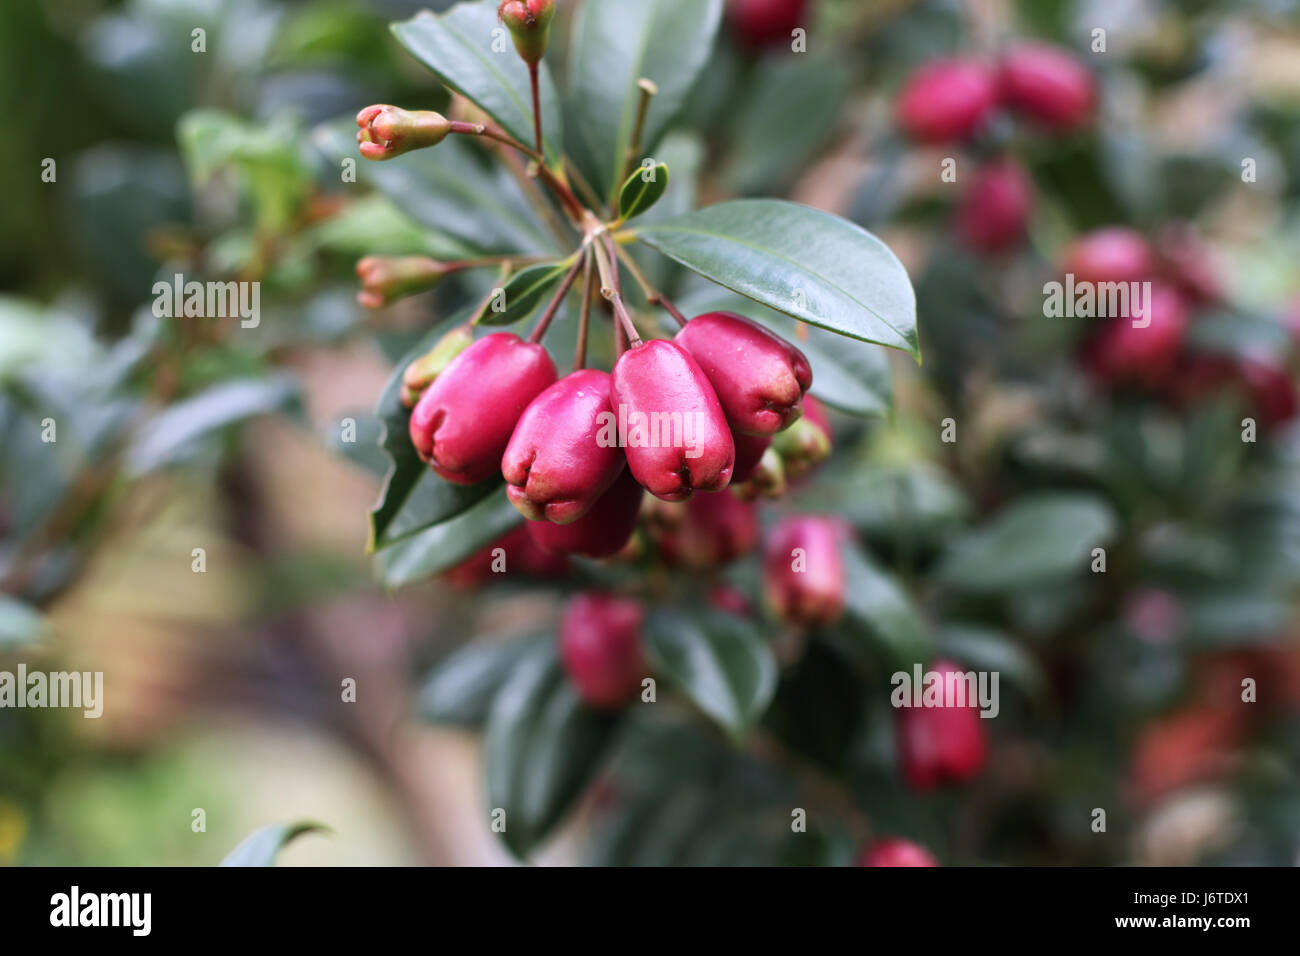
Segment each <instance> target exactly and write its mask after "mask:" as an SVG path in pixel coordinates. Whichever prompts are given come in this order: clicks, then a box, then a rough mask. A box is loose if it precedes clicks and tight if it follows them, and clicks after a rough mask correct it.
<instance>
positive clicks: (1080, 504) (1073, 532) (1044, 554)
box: [936, 492, 1119, 592]
mask: <svg viewBox="0 0 1300 956" xmlns="http://www.w3.org/2000/svg"><path fill="white" fill-rule="evenodd" d="M1118 528H1119V521H1118V518H1117V517H1116V515H1115V512H1114V510H1113V509H1112V508H1111V506H1110V505H1109V504H1108V503H1107V502H1106V501H1105V500H1104V499H1102V498H1098V497H1096V496H1094V495H1088V494H1077V493H1069V492H1045V493H1041V494H1037V495H1031V496H1027V497H1025V498H1022V499H1020V500H1019V501H1017V502H1015V503H1014V504H1011V505H1009V506H1008V507H1007V508H1006V509H1005V510H1003V511H1002V512H1001V513H999V514H998V515H997V516H995V517H994V518H993V519H992V520H991V521H990V522H988V523H987V524H985V525H984V526H983V527H980V528H977V529H975V530H974V531H971V532H968V533H967V534H965V535H963V536H961V537H959V538H957V539H956V540H955V541H954V542H953V543H952V544H951V545H950V546H949V548H948V550H947V553H946V554H945V555H944V557H943V558H942V560H941V561H940V564H939V567H938V569H937V570H936V575H937V577H938V579H939V580H940V581H942V582H943V583H945V584H947V585H949V586H951V587H954V588H958V589H960V590H963V591H972V592H999V591H1013V590H1020V589H1024V588H1028V587H1033V586H1034V585H1037V584H1042V583H1044V582H1049V581H1054V580H1059V579H1062V578H1068V577H1077V576H1079V575H1083V574H1087V573H1089V567H1090V563H1091V561H1092V550H1093V548H1096V547H1099V546H1101V545H1104V544H1105V543H1106V542H1108V541H1109V540H1111V539H1112V538H1113V537H1114V536H1115V534H1116V532H1117V531H1118Z"/></svg>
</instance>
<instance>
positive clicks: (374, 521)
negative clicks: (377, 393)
mask: <svg viewBox="0 0 1300 956" xmlns="http://www.w3.org/2000/svg"><path fill="white" fill-rule="evenodd" d="M469 316H470V312H468V311H466V312H464V313H462V314H460V315H459V316H456V317H455V318H452V319H449V320H448V321H447V322H445V323H443V324H442V325H440V326H438V327H437V328H435V329H433V330H432V331H430V332H429V334H428V335H426V336H425V337H424V338H423V339H422V340H421V341H420V343H419V344H418V345H416V346H415V347H414V348H413V349H411V351H410V352H408V353H407V354H406V355H405V356H404V357H403V358H402V360H401V361H400V362H398V363H397V368H396V369H395V370H394V371H393V374H392V376H391V377H390V378H389V380H388V385H387V386H386V387H385V389H384V393H383V395H382V396H381V397H380V399H379V408H378V409H377V412H376V413H377V414H378V416H379V419H380V421H381V422H382V423H383V428H384V431H383V437H382V438H381V439H380V447H381V448H383V450H384V453H385V454H386V455H387V456H388V459H389V461H391V462H392V464H391V466H390V467H389V470H388V474H387V475H386V476H385V478H384V486H383V488H382V489H381V491H380V493H379V500H378V501H377V502H376V503H375V506H374V508H373V509H371V512H370V543H369V550H370V551H372V552H374V551H381V550H383V549H384V548H388V547H392V546H393V545H395V544H397V543H398V542H400V541H403V540H405V539H407V538H410V537H412V536H414V535H416V534H418V533H419V532H421V531H424V530H425V529H427V528H429V527H432V526H433V525H437V524H440V523H442V522H444V521H449V520H451V519H452V518H455V517H457V516H458V515H461V514H464V513H465V511H467V510H468V509H469V508H471V507H473V506H474V505H476V504H478V503H479V502H481V501H482V500H483V499H484V498H486V497H487V496H488V495H490V494H491V493H492V492H493V491H495V490H496V489H497V488H499V487H500V484H501V483H500V482H499V481H497V480H488V481H484V482H482V483H481V484H477V485H470V486H465V485H454V484H452V483H451V482H449V481H444V480H443V479H442V478H440V477H438V475H436V474H434V472H433V470H432V469H431V468H430V467H429V466H428V465H426V464H425V463H424V462H422V461H421V460H420V456H419V455H417V454H416V453H415V446H414V445H412V444H411V437H410V431H409V421H410V415H411V413H410V411H409V410H408V409H406V408H405V407H404V406H403V405H402V399H401V394H402V375H403V373H404V372H405V371H406V366H408V365H409V364H411V362H413V361H415V359H417V358H419V357H420V356H421V355H423V354H424V353H425V352H427V351H429V349H431V348H433V346H434V344H435V343H436V342H437V341H438V340H439V339H440V338H442V336H443V335H445V334H446V333H447V331H448V330H449V329H451V328H453V327H455V326H457V325H462V324H464V323H465V322H466V321H467V320H468V318H469Z"/></svg>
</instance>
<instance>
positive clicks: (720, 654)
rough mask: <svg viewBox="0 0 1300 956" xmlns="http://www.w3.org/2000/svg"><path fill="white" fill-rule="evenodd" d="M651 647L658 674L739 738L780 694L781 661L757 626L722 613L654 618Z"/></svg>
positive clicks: (670, 613) (648, 640) (697, 612)
mask: <svg viewBox="0 0 1300 956" xmlns="http://www.w3.org/2000/svg"><path fill="white" fill-rule="evenodd" d="M645 638H646V645H647V647H648V649H649V653H650V658H651V660H652V662H653V663H654V667H655V672H656V673H658V674H661V675H663V677H664V679H665V680H667V681H669V682H670V683H671V684H672V685H673V686H675V687H677V688H679V689H680V690H681V691H682V692H683V693H684V694H685V695H686V696H687V697H689V698H690V699H691V700H692V701H693V702H694V703H695V705H696V706H697V707H699V708H700V710H702V711H703V712H704V713H706V714H708V715H709V716H710V717H711V718H713V719H714V720H716V721H717V722H718V723H719V724H721V725H722V726H723V727H725V728H727V730H728V731H730V732H731V733H732V734H733V735H734V736H736V737H741V736H743V735H744V734H745V733H746V732H747V731H748V730H749V729H750V728H751V727H752V726H753V725H754V723H755V722H756V721H757V720H758V719H759V718H760V717H762V715H763V711H764V710H766V709H767V705H768V704H769V703H771V700H772V694H773V693H774V692H775V690H776V678H777V671H776V658H775V657H774V656H773V654H772V649H771V647H769V646H768V644H767V642H766V641H765V640H764V639H763V636H762V634H760V633H759V632H758V630H757V629H756V628H755V627H754V625H753V624H752V623H750V622H749V621H747V620H745V619H744V618H740V617H736V616H734V615H731V614H726V613H723V612H722V611H718V610H714V609H707V610H692V612H691V613H689V614H688V613H686V612H684V611H677V610H670V611H659V612H656V613H654V614H652V615H650V618H649V620H648V621H647V622H646V628H645Z"/></svg>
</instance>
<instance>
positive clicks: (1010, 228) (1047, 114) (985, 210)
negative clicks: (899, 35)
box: [895, 43, 1096, 254]
mask: <svg viewBox="0 0 1300 956" xmlns="http://www.w3.org/2000/svg"><path fill="white" fill-rule="evenodd" d="M1095 101H1096V82H1095V80H1094V78H1093V76H1092V74H1091V73H1090V72H1089V71H1088V70H1087V68H1086V67H1084V66H1083V64H1082V63H1080V62H1079V61H1078V59H1076V58H1075V57H1074V56H1073V55H1072V54H1071V53H1070V52H1069V51H1067V50H1064V49H1061V48H1059V47H1055V46H1049V45H1046V44H1038V43H1032V44H1021V45H1018V46H1014V47H1011V48H1010V49H1008V50H1006V51H1004V52H1003V54H1002V55H1001V57H1000V58H999V60H998V62H997V63H996V64H989V63H986V62H984V61H982V60H977V59H970V58H953V59H945V60H936V61H933V62H931V63H927V64H926V65H925V66H923V67H922V68H921V69H919V70H918V71H917V72H916V73H914V74H913V75H912V76H911V77H910V78H909V79H908V80H907V82H906V83H905V84H904V86H903V88H902V90H901V91H900V92H899V94H898V99H897V101H896V103H895V116H896V119H897V122H898V125H899V127H900V128H901V129H902V130H903V132H904V133H905V134H907V136H908V137H910V138H911V139H912V140H914V141H916V142H918V143H924V144H926V145H931V146H946V145H958V144H962V143H966V142H969V141H971V140H973V139H975V138H976V137H977V136H978V135H979V134H980V133H981V132H983V131H985V130H986V129H988V128H989V126H990V124H991V122H992V121H993V119H994V118H995V117H996V116H998V115H999V114H1000V113H1001V112H1003V111H1006V112H1009V113H1012V114H1014V115H1016V116H1018V117H1021V118H1023V119H1026V120H1028V121H1029V122H1030V123H1031V124H1032V125H1033V126H1034V127H1035V128H1036V129H1038V130H1040V131H1042V132H1046V133H1048V134H1051V135H1055V136H1063V135H1067V134H1069V133H1072V132H1074V131H1075V130H1077V129H1079V128H1080V127H1082V126H1083V125H1084V124H1085V123H1087V121H1088V120H1089V118H1090V117H1091V116H1092V112H1093V107H1094V104H1095ZM961 180H962V177H961V176H960V175H959V181H961ZM966 183H967V184H966V186H965V188H964V189H963V191H962V197H961V200H960V202H959V204H958V206H957V214H956V229H957V234H958V236H960V237H961V238H962V240H963V241H964V242H965V243H966V244H967V245H968V246H970V247H971V248H972V249H974V250H976V251H977V252H982V253H990V254H992V253H999V252H1004V251H1006V250H1007V249H1010V248H1012V247H1013V246H1014V245H1015V244H1016V243H1018V242H1019V241H1020V239H1021V237H1022V236H1023V235H1024V232H1025V225H1026V223H1027V222H1028V220H1029V216H1030V214H1031V212H1032V211H1033V205H1034V188H1033V182H1032V180H1031V179H1030V177H1029V174H1028V172H1026V170H1025V168H1024V166H1022V165H1021V164H1020V162H1019V161H1018V160H1016V159H1015V158H1014V157H1012V156H1011V155H1009V154H1001V155H994V156H992V157H991V158H988V159H985V160H984V161H982V162H981V163H980V165H979V167H978V168H977V169H976V171H975V173H974V175H973V176H971V177H969V179H968V180H966Z"/></svg>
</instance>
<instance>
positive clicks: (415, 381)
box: [402, 325, 474, 408]
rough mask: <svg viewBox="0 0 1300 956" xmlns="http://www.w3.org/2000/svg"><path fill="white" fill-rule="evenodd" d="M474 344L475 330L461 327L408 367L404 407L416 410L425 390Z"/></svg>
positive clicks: (440, 340) (465, 326)
mask: <svg viewBox="0 0 1300 956" xmlns="http://www.w3.org/2000/svg"><path fill="white" fill-rule="evenodd" d="M473 344H474V329H473V328H472V327H471V326H469V325H459V326H457V327H456V328H454V329H452V330H451V331H450V332H448V333H447V334H446V335H444V336H443V337H442V338H440V339H439V340H438V342H437V344H436V345H434V347H433V348H431V349H430V350H429V351H428V352H426V353H424V354H423V355H421V356H420V357H419V358H418V359H416V360H415V361H414V362H412V363H411V364H410V365H408V366H406V371H405V372H403V373H402V405H404V406H405V407H406V408H414V407H415V404H416V403H417V402H418V401H419V400H420V396H421V395H423V394H424V390H425V389H426V388H428V387H429V386H430V385H432V384H433V382H434V380H435V379H436V378H437V377H438V376H439V375H441V374H442V372H443V369H445V368H446V367H447V366H448V365H450V364H451V360H452V359H454V358H455V357H456V356H457V355H459V354H460V353H461V352H463V351H465V350H466V349H467V348H469V347H470V346H471V345H473Z"/></svg>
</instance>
